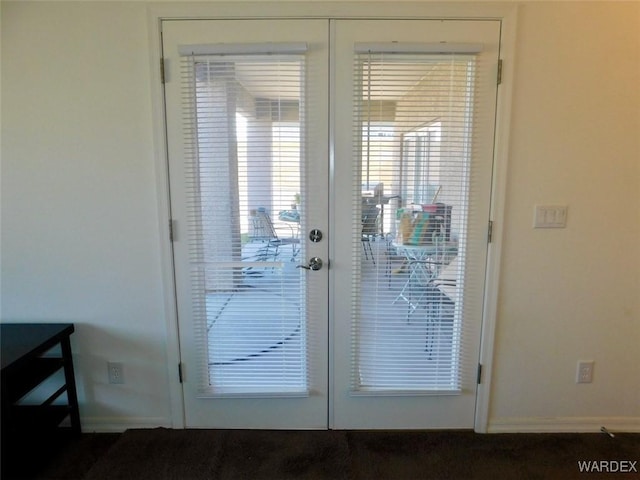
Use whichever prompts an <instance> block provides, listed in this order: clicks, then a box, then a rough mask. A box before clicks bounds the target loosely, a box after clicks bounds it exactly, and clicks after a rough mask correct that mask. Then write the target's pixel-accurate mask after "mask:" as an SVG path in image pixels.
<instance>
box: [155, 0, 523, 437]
mask: <svg viewBox="0 0 640 480" xmlns="http://www.w3.org/2000/svg"><path fill="white" fill-rule="evenodd" d="M248 3H249V2H244V1H236V2H233V3H232V2H211V3H209V4H206V5H205V4H189V3H185V4H177V3H172V4H166V5H165V4H155V5H150V6H149V7H148V11H147V25H148V33H149V45H150V49H149V62H150V63H149V68H150V80H151V94H152V113H153V132H154V157H155V172H156V187H157V204H158V217H159V219H160V231H159V236H160V247H161V252H162V265H161V267H162V280H163V289H164V301H165V305H164V306H165V312H166V317H165V327H166V335H167V376H168V384H169V401H170V405H169V406H170V409H171V422H172V427H173V428H184V426H185V411H184V399H183V393H182V387H181V385H180V382H179V376H178V372H179V362H180V358H181V357H180V346H179V332H178V314H177V306H176V298H175V281H174V269H173V250H172V244H171V239H170V219H171V212H170V198H169V195H170V193H169V182H168V175H169V171H168V155H167V146H166V129H165V127H166V124H165V113H164V90H163V86H162V74H161V68H160V65H161V59H162V39H161V33H160V31H161V27H160V26H161V22H162V20H164V19H169V18H172V19H175V18H184V19H187V18H191V19H198V18H206V19H228V18H246V19H251V18H254V19H260V18H325V19H333V18H344V19H349V18H360V19H369V18H370V19H401V18H412V19H421V18H424V19H434V18H436V19H437V18H447V19H498V20H500V21H501V24H502V33H501V44H500V57H499V58H500V59H501V60H502V82H501V84H500V87H499V89H498V104H497V108H496V118H497V123H496V133H495V143H494V170H493V180H492V193H491V208H490V219H491V221H492V222H493V235H492V242H491V243H490V244H489V251H488V258H487V271H486V282H485V302H484V305H485V306H484V312H483V319H482V335H481V340H480V363H481V364H482V366H483V368H482V372H483V373H482V381H481V383H480V385H479V386H478V391H477V399H476V413H475V425H474V430H475V431H476V432H478V433H486V432H487V428H488V423H489V406H490V394H491V379H492V370H493V353H494V339H495V327H496V315H497V307H498V289H499V286H500V259H501V252H502V236H503V219H504V211H505V194H506V180H507V159H508V151H509V127H510V123H511V122H510V119H511V101H512V89H513V81H512V80H513V67H514V63H515V38H516V19H517V10H518V7H517V5H516V4H504V3H486V4H478V3H466V4H456V5H447V4H446V3H431V2H428V1H418V2H390V1H389V2H380V3H370V2H368V3H367V4H366V5H365V4H363V3H357V2H344V3H339V4H329V5H323V4H321V3H312V2H309V3H307V2H299V3H296V4H291V3H285V2H282V3H279V2H260V3H250V6H251V9H250V13H248V9H247V6H248V5H247V4H248ZM329 141H330V164H331V165H333V162H334V155H333V153H334V152H333V138H331V137H330V138H329ZM331 173H333V169H332V167H331ZM329 181H330V188H332V186H333V185H332V184H331V182H332V179H331V178H330V179H329ZM329 213H330V218H333V213H334V212H333V211H330V212H329ZM175 234H177V235H179V234H180V232H175ZM330 307H331V306H330ZM330 311H332V310H331V308H330ZM331 320H332V319H330V321H331ZM331 348H332V346H331V345H329V349H330V351H329V354H330V358H332V357H331V354H332V352H331ZM329 388H330V390H331V389H332V386H331V385H330V386H329Z"/></svg>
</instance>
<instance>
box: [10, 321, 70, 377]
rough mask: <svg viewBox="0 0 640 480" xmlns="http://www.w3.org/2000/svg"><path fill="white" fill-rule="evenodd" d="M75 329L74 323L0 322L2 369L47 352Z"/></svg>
mask: <svg viewBox="0 0 640 480" xmlns="http://www.w3.org/2000/svg"><path fill="white" fill-rule="evenodd" d="M73 331H74V326H73V323H0V352H1V355H0V356H1V357H2V370H4V369H5V368H8V367H10V366H11V365H12V364H14V363H15V362H17V361H19V360H20V359H21V358H24V357H27V356H31V355H40V354H42V353H44V352H46V351H47V350H49V349H50V348H51V347H53V346H54V345H56V344H57V343H58V342H60V340H62V339H63V338H64V337H68V336H69V335H71V334H72V333H73Z"/></svg>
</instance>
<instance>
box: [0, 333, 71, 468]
mask: <svg viewBox="0 0 640 480" xmlns="http://www.w3.org/2000/svg"><path fill="white" fill-rule="evenodd" d="M73 331H74V326H73V324H72V323H2V324H0V344H1V357H2V370H1V374H0V378H1V384H2V385H1V388H2V390H1V392H2V453H3V455H2V456H3V462H2V463H3V470H4V467H5V463H6V460H11V459H12V458H13V457H16V456H18V457H20V456H21V455H19V453H20V450H21V449H22V448H24V447H27V448H29V446H30V445H32V444H33V443H34V441H37V440H39V439H45V438H51V439H53V438H54V437H55V434H57V433H60V432H65V433H70V434H71V435H72V436H79V435H80V433H81V428H80V414H79V411H78V397H77V393H76V385H75V377H74V373H73V361H72V357H71V343H70V341H69V336H70V335H71V334H72V333H73ZM58 345H59V346H60V353H59V354H52V353H51V352H50V353H49V354H47V355H43V354H45V353H47V352H49V351H50V350H52V349H53V348H54V347H56V346H58ZM61 369H62V370H63V371H64V383H63V384H62V386H59V388H57V389H56V390H55V391H54V392H53V393H49V392H47V394H48V397H47V398H46V399H44V400H42V401H41V402H40V403H39V404H37V405H34V404H31V403H29V404H24V403H22V402H21V401H20V400H21V399H22V398H23V397H25V395H27V394H28V393H29V392H31V391H33V390H34V389H36V388H37V387H38V386H39V385H41V384H42V383H43V382H44V381H45V380H47V379H48V378H50V377H51V376H52V375H54V374H55V373H57V372H59V371H60V370H61ZM65 393H66V397H67V401H66V404H65V403H63V404H60V400H58V399H60V398H62V395H63V394H65ZM56 400H58V402H56ZM67 418H68V419H69V421H68V425H66V424H65V425H61V424H62V423H63V421H64V420H65V419H67Z"/></svg>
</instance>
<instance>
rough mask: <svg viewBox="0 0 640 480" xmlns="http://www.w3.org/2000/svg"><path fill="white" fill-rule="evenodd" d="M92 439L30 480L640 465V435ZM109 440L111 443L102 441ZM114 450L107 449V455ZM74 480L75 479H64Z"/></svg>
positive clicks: (502, 472)
mask: <svg viewBox="0 0 640 480" xmlns="http://www.w3.org/2000/svg"><path fill="white" fill-rule="evenodd" d="M93 435H94V436H86V435H85V436H83V438H82V439H81V440H79V441H76V442H75V443H74V444H73V446H72V447H69V448H68V449H67V450H66V451H62V452H61V453H60V454H59V455H58V456H57V458H56V459H55V461H54V462H52V463H51V464H49V465H48V466H47V467H46V468H44V469H43V470H42V471H41V472H40V473H39V474H38V475H36V476H34V477H31V478H38V479H42V480H45V479H46V480H53V479H56V480H61V479H65V480H80V479H83V478H84V479H85V480H205V479H206V480H209V479H224V480H230V479H251V480H254V479H257V480H259V479H278V480H280V479H283V480H285V479H331V480H333V479H354V480H361V479H362V480H365V479H366V480H377V479H390V480H396V479H400V480H402V479H587V478H588V479H599V478H607V479H610V478H616V477H619V478H640V474H639V473H637V472H630V473H581V472H580V469H579V467H578V461H593V460H598V461H600V460H606V461H609V460H616V461H620V460H624V461H629V462H637V463H636V464H635V468H636V469H637V470H639V471H640V434H617V435H616V437H615V438H610V437H609V436H606V435H604V434H502V435H479V434H475V433H472V432H460V431H453V432H451V431H449V432H443V431H435V432H361V431H268V430H266V431H265V430H254V431H247V430H170V429H163V428H157V429H149V430H128V431H127V432H125V433H124V434H122V435H119V436H117V437H113V436H111V437H101V436H100V434H93ZM101 438H102V439H103V440H102V441H101V440H100V439H101ZM105 447H106V448H105ZM65 475H66V476H65Z"/></svg>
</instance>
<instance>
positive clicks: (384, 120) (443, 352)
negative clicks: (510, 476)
mask: <svg viewBox="0 0 640 480" xmlns="http://www.w3.org/2000/svg"><path fill="white" fill-rule="evenodd" d="M412 45H413V44H412ZM392 47H393V45H392V46H391V47H389V48H379V49H378V51H375V50H374V47H371V46H359V47H358V48H357V49H356V53H355V61H354V69H355V70H354V71H355V76H354V78H355V85H354V95H355V98H354V130H353V134H354V138H353V145H354V146H355V147H354V148H355V151H354V156H355V158H357V159H360V161H359V162H356V166H355V169H356V170H355V171H354V172H353V178H354V180H355V181H354V185H353V191H354V196H353V212H354V218H353V225H354V230H353V247H352V248H353V262H354V263H353V272H354V278H353V292H352V298H353V301H352V324H351V332H352V339H353V340H352V390H353V392H354V393H363V394H366V393H367V392H372V393H375V394H381V393H382V394H384V393H385V392H387V393H388V394H396V393H397V394H455V393H458V392H460V390H461V385H462V382H461V379H462V376H463V375H464V374H465V372H463V371H462V369H461V365H462V362H461V360H462V359H463V358H464V356H465V351H466V348H465V347H466V344H465V340H466V338H467V335H466V333H467V331H466V328H467V324H468V323H470V322H466V321H465V312H466V308H465V298H466V296H465V291H466V289H468V286H467V285H465V273H466V268H467V266H466V264H467V262H466V252H467V245H468V241H469V216H470V211H471V209H470V204H469V198H470V196H469V194H470V190H471V188H472V185H473V128H472V127H473V121H474V105H475V100H476V98H475V96H476V84H477V80H478V79H477V78H476V62H477V56H476V55H475V54H474V53H473V52H476V51H479V50H480V49H481V48H480V46H475V47H474V48H469V47H468V46H467V47H465V48H464V49H463V48H459V49H457V50H458V51H459V50H465V49H466V52H463V53H451V51H449V53H447V52H441V51H437V52H436V53H434V50H433V49H431V50H429V49H427V51H426V52H425V51H424V49H422V50H421V49H420V48H418V47H416V46H415V45H413V47H412V48H410V49H406V48H405V49H402V48H400V49H399V51H398V48H397V47H395V48H392ZM469 51H471V53H469ZM467 374H468V372H467Z"/></svg>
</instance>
